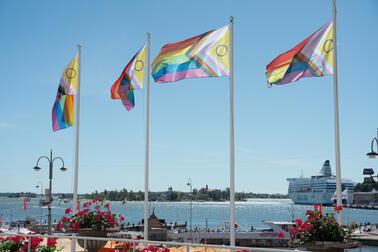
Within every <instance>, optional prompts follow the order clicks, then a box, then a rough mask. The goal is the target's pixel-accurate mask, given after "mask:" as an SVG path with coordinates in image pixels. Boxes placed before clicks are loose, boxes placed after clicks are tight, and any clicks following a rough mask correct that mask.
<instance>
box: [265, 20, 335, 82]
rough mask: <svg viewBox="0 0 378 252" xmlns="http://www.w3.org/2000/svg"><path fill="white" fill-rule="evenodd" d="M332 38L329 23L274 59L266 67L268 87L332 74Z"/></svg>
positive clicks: (330, 23) (331, 27) (331, 28)
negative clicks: (303, 78)
mask: <svg viewBox="0 0 378 252" xmlns="http://www.w3.org/2000/svg"><path fill="white" fill-rule="evenodd" d="M332 38H333V25H332V21H329V22H328V23H327V24H325V25H324V26H323V27H321V28H320V29H319V30H317V31H316V32H315V33H313V34H312V35H311V36H309V37H308V38H307V39H305V40H304V41H302V42H301V43H300V44H298V45H297V46H296V47H294V48H293V49H291V50H289V51H287V52H285V53H283V54H281V55H279V56H278V57H276V58H275V59H274V60H272V62H270V63H269V64H268V65H267V66H266V70H265V75H266V77H267V81H268V86H269V87H271V86H272V84H276V85H281V84H286V83H290V82H294V81H297V80H299V79H300V78H302V77H321V76H324V75H331V74H333V52H332V50H333V39H332Z"/></svg>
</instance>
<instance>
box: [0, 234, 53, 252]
mask: <svg viewBox="0 0 378 252" xmlns="http://www.w3.org/2000/svg"><path fill="white" fill-rule="evenodd" d="M29 234H34V233H29ZM30 239H31V243H30V245H31V246H30V247H31V251H33V252H53V251H55V250H57V248H56V240H55V239H47V244H46V245H41V243H42V242H43V241H44V239H43V238H40V237H31V238H30ZM28 240H29V239H28V238H27V237H23V236H7V237H5V238H4V237H0V251H9V252H25V251H28Z"/></svg>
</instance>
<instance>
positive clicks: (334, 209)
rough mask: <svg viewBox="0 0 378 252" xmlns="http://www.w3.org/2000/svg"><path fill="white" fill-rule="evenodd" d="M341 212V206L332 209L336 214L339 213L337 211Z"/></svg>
mask: <svg viewBox="0 0 378 252" xmlns="http://www.w3.org/2000/svg"><path fill="white" fill-rule="evenodd" d="M341 210H343V207H342V206H337V207H334V208H333V211H335V212H336V211H337V212H339V211H341Z"/></svg>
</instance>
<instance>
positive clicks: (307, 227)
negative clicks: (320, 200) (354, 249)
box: [290, 210, 352, 243]
mask: <svg viewBox="0 0 378 252" xmlns="http://www.w3.org/2000/svg"><path fill="white" fill-rule="evenodd" d="M306 215H307V220H305V221H302V220H301V219H297V220H295V227H293V228H291V229H290V238H291V239H292V240H294V241H298V242H299V243H306V242H313V241H334V242H346V241H349V240H350V235H351V233H352V228H351V227H348V226H341V225H339V224H338V223H337V222H336V220H335V218H334V214H333V213H331V214H329V213H327V214H325V215H322V214H321V212H319V211H318V210H315V211H312V210H308V211H307V212H306Z"/></svg>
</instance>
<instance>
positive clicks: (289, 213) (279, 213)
mask: <svg viewBox="0 0 378 252" xmlns="http://www.w3.org/2000/svg"><path fill="white" fill-rule="evenodd" d="M83 202H85V201H82V203H83ZM66 208H72V201H71V202H70V203H63V202H62V203H60V202H59V200H57V199H55V200H54V201H53V203H52V220H53V221H54V220H56V221H59V220H60V218H61V217H62V216H63V215H64V211H65V209H66ZM308 209H312V206H310V205H293V204H292V201H291V200H290V199H250V200H248V201H244V202H236V203H235V223H236V224H238V225H239V226H240V227H241V228H245V229H251V227H252V226H253V228H264V227H266V226H264V224H262V223H261V222H262V221H263V220H269V221H292V220H293V218H294V219H298V218H302V219H303V218H305V212H306V211H307V210H308ZM110 210H111V211H112V212H113V213H116V214H121V215H122V216H124V217H125V220H126V222H129V223H131V224H133V223H134V224H138V223H139V222H141V220H142V219H143V217H144V202H142V201H128V202H126V203H125V204H122V202H117V201H111V202H110ZM152 212H154V213H155V215H156V216H157V217H158V218H159V219H164V220H165V222H166V223H178V224H184V223H185V222H187V224H188V225H189V222H190V202H150V203H149V215H150V214H151V213H152ZM324 212H325V213H335V212H334V211H333V207H324V206H323V213H324ZM0 214H2V215H3V224H5V223H6V222H10V218H11V215H12V216H13V221H17V220H25V218H26V217H29V218H33V219H35V220H36V221H37V222H39V220H40V217H41V208H40V206H39V198H38V197H37V198H31V200H30V202H28V203H27V209H26V210H24V199H23V198H8V197H0ZM47 214H48V209H47V207H42V222H43V223H45V222H46V221H47ZM229 214H230V203H229V202H192V225H193V228H195V227H198V228H204V227H205V223H206V221H207V223H208V227H209V228H211V229H217V228H220V226H221V224H222V223H224V222H227V221H229ZM293 215H294V217H293ZM335 217H336V216H335ZM352 221H354V222H356V223H357V224H360V223H362V224H365V223H371V224H377V223H378V211H377V210H367V209H352V208H344V210H343V223H344V224H345V225H348V224H350V223H351V222H352Z"/></svg>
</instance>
